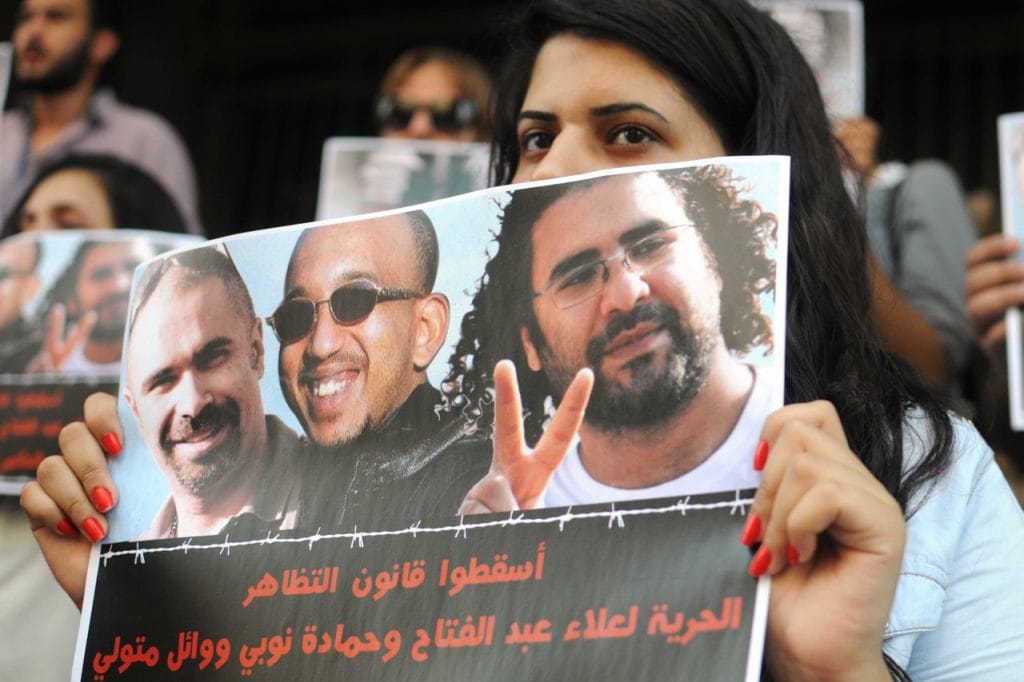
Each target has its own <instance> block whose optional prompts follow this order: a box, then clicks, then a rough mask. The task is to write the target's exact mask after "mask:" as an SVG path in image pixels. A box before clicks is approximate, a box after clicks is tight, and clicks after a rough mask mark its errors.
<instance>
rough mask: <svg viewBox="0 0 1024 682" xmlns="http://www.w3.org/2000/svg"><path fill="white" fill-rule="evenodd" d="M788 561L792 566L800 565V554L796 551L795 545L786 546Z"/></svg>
mask: <svg viewBox="0 0 1024 682" xmlns="http://www.w3.org/2000/svg"><path fill="white" fill-rule="evenodd" d="M786 559H787V560H788V561H789V565H790V566H796V565H797V564H798V563H800V552H798V551H796V547H794V546H793V545H787V546H786Z"/></svg>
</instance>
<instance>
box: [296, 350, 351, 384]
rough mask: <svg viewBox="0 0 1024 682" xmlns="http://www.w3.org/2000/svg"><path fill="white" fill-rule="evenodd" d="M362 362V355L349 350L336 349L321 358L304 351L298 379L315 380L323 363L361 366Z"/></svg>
mask: <svg viewBox="0 0 1024 682" xmlns="http://www.w3.org/2000/svg"><path fill="white" fill-rule="evenodd" d="M362 364H363V356H362V355H360V354H359V353H353V352H351V351H346V350H338V351H335V352H334V353H331V354H330V355H328V356H327V357H323V358H318V357H314V356H312V355H309V354H308V353H305V352H304V353H303V354H302V368H301V369H300V370H299V376H298V379H299V381H304V382H309V381H315V380H316V376H315V375H316V373H317V370H318V369H319V368H321V367H323V366H325V365H328V366H330V365H337V366H339V367H340V366H354V367H361V366H362Z"/></svg>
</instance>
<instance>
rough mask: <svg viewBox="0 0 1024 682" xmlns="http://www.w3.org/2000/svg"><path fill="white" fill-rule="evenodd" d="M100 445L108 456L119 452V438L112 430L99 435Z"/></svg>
mask: <svg viewBox="0 0 1024 682" xmlns="http://www.w3.org/2000/svg"><path fill="white" fill-rule="evenodd" d="M100 445H102V446H103V449H104V450H105V451H106V453H107V454H108V455H110V456H114V455H116V454H117V453H119V452H121V439H120V438H118V437H117V434H116V433H114V432H113V431H108V432H107V433H104V434H103V435H102V436H100Z"/></svg>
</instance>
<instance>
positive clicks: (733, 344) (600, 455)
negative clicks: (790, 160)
mask: <svg viewBox="0 0 1024 682" xmlns="http://www.w3.org/2000/svg"><path fill="white" fill-rule="evenodd" d="M775 226H776V223H775V218H774V216H772V215H770V214H767V213H764V212H763V211H762V210H761V207H760V205H758V204H757V202H755V201H751V200H746V199H742V198H740V196H739V190H738V188H737V187H736V181H734V180H733V179H732V177H731V174H730V172H729V171H728V170H727V169H726V168H725V167H721V166H705V167H698V168H694V169H687V170H686V171H684V172H682V173H680V174H678V175H676V174H669V173H666V174H657V173H645V174H642V175H639V176H612V177H610V178H601V179H596V180H593V181H590V182H585V183H580V184H578V185H573V186H570V187H569V188H568V189H566V188H565V187H560V186H551V187H543V188H536V189H533V190H531V192H529V193H523V194H519V195H516V196H514V197H513V199H512V200H511V201H510V202H509V204H508V206H506V208H505V211H504V214H503V217H502V227H501V234H500V236H499V240H498V241H499V247H498V252H497V255H496V256H495V258H494V259H493V260H492V262H491V263H490V264H488V268H487V272H488V273H490V274H491V277H490V279H489V280H488V282H487V284H486V286H485V287H484V288H483V289H482V291H481V292H480V293H478V294H477V297H476V298H475V299H474V312H473V313H472V314H473V315H474V320H475V322H476V325H475V327H474V329H473V332H474V333H471V334H469V336H468V338H464V339H463V340H462V341H461V342H460V347H459V348H458V349H457V350H456V356H455V357H456V358H458V357H466V355H467V354H472V355H473V359H474V365H473V367H472V369H470V370H469V371H467V372H466V373H465V374H464V375H463V376H462V377H461V384H462V385H463V386H470V387H477V386H487V385H489V384H490V379H493V385H494V387H495V391H496V396H497V398H496V403H495V405H496V406H495V407H494V408H493V411H494V412H495V413H496V414H495V417H494V418H495V428H494V432H495V441H494V466H493V468H492V471H491V472H489V473H488V475H487V476H486V477H485V478H484V479H482V480H481V481H480V482H479V483H478V484H477V485H476V486H474V487H473V489H472V490H470V492H469V494H468V495H467V497H466V500H465V503H464V504H463V506H462V511H463V512H464V513H478V512H488V511H508V510H509V509H513V508H519V507H522V508H531V507H537V506H568V505H576V504H591V503H600V502H617V501H622V500H630V499H642V498H655V497H673V496H677V495H689V494H698V493H704V492H712V491H718V490H725V489H728V490H733V489H737V488H746V487H750V488H753V487H756V486H757V483H758V473H757V471H755V468H754V467H751V465H750V457H751V453H754V452H755V451H757V450H759V449H760V448H759V447H758V441H759V437H760V432H761V427H762V425H763V423H764V419H765V416H766V415H767V414H768V412H769V411H770V409H771V395H772V391H771V379H770V377H769V376H768V373H767V372H766V371H764V370H759V369H755V367H754V366H753V365H751V364H748V361H747V359H746V357H747V355H748V354H749V353H751V352H754V354H755V355H756V354H757V353H758V352H761V351H764V350H766V349H769V350H770V349H771V347H772V329H771V320H770V318H769V317H768V316H767V315H765V314H764V313H763V311H762V310H761V296H762V295H763V294H765V293H767V292H769V291H771V290H772V289H773V288H774V282H775V268H774V264H773V262H772V261H771V260H770V259H769V258H768V257H767V256H766V251H767V250H768V248H769V245H770V243H771V240H772V239H774V234H775ZM519 273H529V275H528V276H526V277H523V276H520V274H519ZM470 349H472V350H470ZM506 358H508V359H511V360H512V362H511V363H509V362H503V363H500V364H498V366H497V369H494V368H495V363H496V362H497V361H499V360H503V359H506ZM453 364H455V363H454V362H453ZM463 364H464V363H463ZM455 366H456V367H457V366H458V365H457V364H455ZM513 367H514V369H513ZM584 368H588V369H587V371H584ZM492 369H493V374H492V373H491V371H492ZM488 375H490V376H488ZM517 375H518V380H517ZM449 379H450V380H451V383H452V384H453V385H454V384H455V383H457V382H458V381H459V378H458V377H449ZM591 381H592V382H593V383H592V389H591V388H590V382H591ZM588 391H590V394H589V400H588V397H587V393H588ZM520 392H521V395H522V407H523V409H520V406H519V405H520V401H519V397H518V396H519V393H520ZM463 398H464V399H466V400H468V401H469V404H479V405H482V406H486V405H487V404H488V403H491V402H492V401H490V399H489V398H487V397H485V396H484V395H483V393H482V392H479V391H477V392H476V393H475V394H473V393H470V394H468V395H466V396H463ZM548 400H553V401H554V404H555V405H558V406H559V407H558V410H557V413H556V414H555V416H554V419H553V420H552V422H551V424H550V426H547V427H545V425H544V420H545V418H546V411H545V404H546V403H547V401H548ZM584 407H585V409H586V412H585V414H583V409H584ZM485 409H486V408H485ZM581 417H582V425H580V422H579V420H580V418H581ZM503 421H504V424H505V425H506V426H505V428H503V427H502V422H503ZM511 424H516V425H518V424H522V425H523V426H522V427H519V428H511V426H508V425H511ZM574 424H575V426H574ZM545 428H546V431H545ZM524 429H525V434H524ZM542 432H543V435H541V434H542ZM577 434H578V436H577ZM527 443H529V445H530V446H533V449H532V451H531V449H530V447H528V445H527ZM755 460H756V457H755Z"/></svg>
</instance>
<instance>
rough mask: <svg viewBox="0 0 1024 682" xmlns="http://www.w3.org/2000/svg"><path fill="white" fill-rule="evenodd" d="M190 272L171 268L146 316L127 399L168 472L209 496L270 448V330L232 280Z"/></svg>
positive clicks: (134, 340)
mask: <svg viewBox="0 0 1024 682" xmlns="http://www.w3.org/2000/svg"><path fill="white" fill-rule="evenodd" d="M184 272H185V271H184V270H183V269H182V268H180V267H174V268H171V269H169V270H168V271H167V272H166V273H165V274H164V275H163V277H162V278H161V281H160V282H159V284H158V285H157V286H156V288H155V289H154V290H153V293H152V295H151V296H150V298H149V299H148V300H147V301H146V302H145V303H144V305H143V306H142V308H141V309H140V310H139V312H138V313H137V317H136V319H135V321H134V322H133V325H132V331H131V335H130V338H129V344H128V350H127V355H128V357H127V362H126V368H125V398H126V400H127V402H128V404H129V406H130V407H131V410H132V412H133V414H134V415H135V417H136V420H137V421H138V424H139V429H140V431H141V432H142V435H143V438H144V439H145V441H146V444H147V445H148V446H149V449H150V451H151V452H152V453H153V455H154V456H155V457H156V459H157V463H158V464H159V466H160V468H161V469H162V470H163V471H164V474H165V475H167V476H168V477H169V478H173V480H176V481H177V482H178V483H179V484H180V485H181V486H183V487H185V488H188V489H189V490H192V491H193V492H200V491H203V490H206V489H208V488H209V487H211V486H213V485H215V484H217V483H218V482H222V481H229V480H230V479H231V478H232V476H231V475H232V474H235V473H236V472H238V471H241V470H244V467H245V466H246V465H247V464H248V463H249V461H250V458H251V457H255V456H257V455H258V454H259V453H260V452H261V451H262V443H261V442H258V441H259V439H260V438H262V437H264V436H265V428H264V423H263V421H264V415H263V404H262V401H261V397H260V390H259V379H260V377H261V376H262V374H263V331H262V326H261V323H260V322H259V320H257V319H256V318H255V317H254V316H253V315H252V314H251V313H249V312H247V311H246V306H244V305H240V304H239V296H238V295H232V292H231V291H230V290H229V288H228V286H227V285H226V284H225V282H224V281H223V280H222V279H220V278H219V277H216V276H212V275H209V276H204V277H201V278H199V279H198V280H195V279H194V278H193V280H192V281H187V280H186V277H183V273H184Z"/></svg>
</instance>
